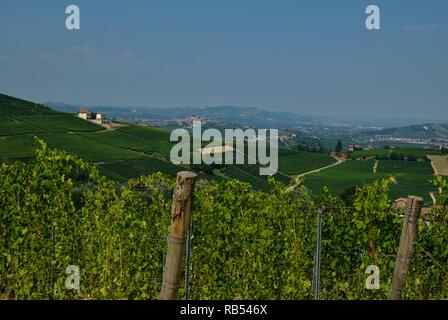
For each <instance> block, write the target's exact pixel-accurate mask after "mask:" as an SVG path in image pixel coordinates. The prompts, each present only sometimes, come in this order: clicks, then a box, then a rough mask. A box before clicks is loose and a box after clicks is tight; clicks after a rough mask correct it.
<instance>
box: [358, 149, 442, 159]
mask: <svg viewBox="0 0 448 320" xmlns="http://www.w3.org/2000/svg"><path fill="white" fill-rule="evenodd" d="M391 153H396V154H402V155H403V156H404V157H408V156H410V155H413V156H415V157H417V158H420V159H424V158H425V157H426V155H428V154H440V151H439V150H438V149H419V148H396V149H373V150H356V151H353V155H354V156H355V157H356V158H362V157H364V158H370V157H389V156H390V154H391Z"/></svg>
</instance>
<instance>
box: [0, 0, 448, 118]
mask: <svg viewBox="0 0 448 320" xmlns="http://www.w3.org/2000/svg"><path fill="white" fill-rule="evenodd" d="M70 4H77V5H78V6H79V7H80V9H81V30H80V31H67V30H66V29H65V19H66V15H65V8H66V6H68V5H70ZM369 4H376V5H378V6H379V7H380V9H381V23H382V30H380V31H368V30H366V29H365V27H364V21H365V18H366V14H365V13H364V11H365V8H366V6H367V5H369ZM447 17H448V1H445V0H394V1H391V0H388V1H377V0H372V1H363V0H339V1H335V0H327V1H324V0H304V1H300V0H294V1H292V0H276V1H274V0H271V1H265V0H210V1H205V0H203V1H199V0H182V1H181V0H159V1H111V0H109V1H105V0H95V1H85V0H73V1H70V2H69V1H54V0H53V1H51V0H39V1H24V0H2V1H1V2H0V24H1V28H0V92H2V93H7V94H11V95H15V96H19V97H23V98H27V99H32V100H36V101H41V102H45V101H63V102H67V103H73V104H88V105H94V104H103V105H132V106H157V107H165V106H166V107H169V106H187V105H191V106H205V105H206V106H219V105H237V106H251V107H258V108H262V109H266V110H272V111H276V110H283V111H293V112H296V113H299V114H306V115H324V116H339V117H347V118H367V119H368V118H373V117H375V118H400V117H407V118H425V119H428V118H431V119H437V120H441V119H442V118H443V119H446V120H448V105H447V98H448V63H447V57H448V18H447Z"/></svg>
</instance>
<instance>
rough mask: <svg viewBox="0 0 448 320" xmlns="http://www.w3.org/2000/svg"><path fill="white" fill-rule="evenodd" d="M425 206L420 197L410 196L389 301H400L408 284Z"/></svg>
mask: <svg viewBox="0 0 448 320" xmlns="http://www.w3.org/2000/svg"><path fill="white" fill-rule="evenodd" d="M422 205H423V199H422V198H420V197H414V196H408V199H407V203H406V213H405V216H404V221H403V228H402V230H401V236H400V248H399V249H398V255H397V259H396V261H395V270H394V277H393V279H392V287H391V289H390V291H389V298H388V299H389V300H400V299H401V293H402V291H403V289H404V286H405V284H406V275H407V273H408V271H409V267H410V265H411V259H412V255H413V254H414V243H415V241H416V239H417V229H418V219H419V215H420V211H421V208H422Z"/></svg>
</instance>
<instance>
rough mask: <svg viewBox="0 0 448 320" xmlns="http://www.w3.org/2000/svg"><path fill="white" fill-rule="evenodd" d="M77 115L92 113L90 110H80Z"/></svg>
mask: <svg viewBox="0 0 448 320" xmlns="http://www.w3.org/2000/svg"><path fill="white" fill-rule="evenodd" d="M78 113H92V112H91V111H90V110H87V109H80V110H79V111H78Z"/></svg>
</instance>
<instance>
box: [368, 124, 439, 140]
mask: <svg viewBox="0 0 448 320" xmlns="http://www.w3.org/2000/svg"><path fill="white" fill-rule="evenodd" d="M361 134H362V135H364V136H393V137H396V138H409V139H441V138H444V139H448V124H434V123H426V124H420V125H410V126H403V127H395V128H386V129H380V130H370V131H363V132H362V133H361Z"/></svg>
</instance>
